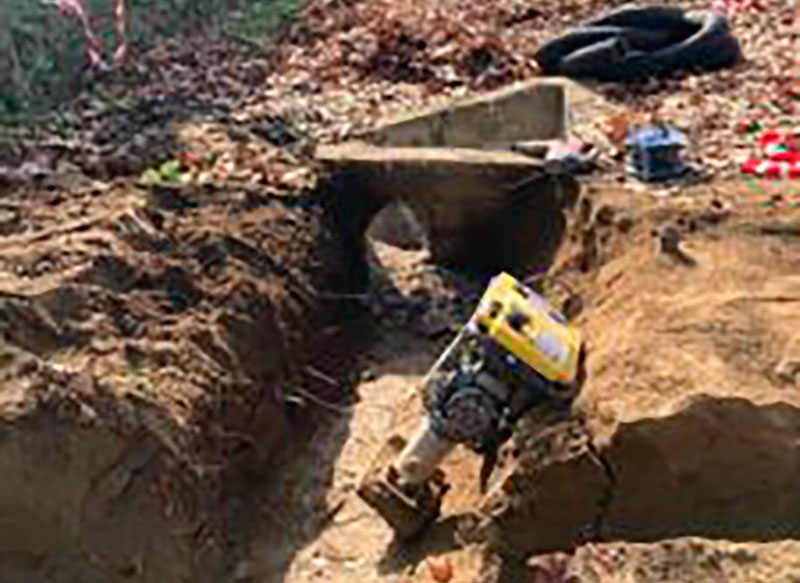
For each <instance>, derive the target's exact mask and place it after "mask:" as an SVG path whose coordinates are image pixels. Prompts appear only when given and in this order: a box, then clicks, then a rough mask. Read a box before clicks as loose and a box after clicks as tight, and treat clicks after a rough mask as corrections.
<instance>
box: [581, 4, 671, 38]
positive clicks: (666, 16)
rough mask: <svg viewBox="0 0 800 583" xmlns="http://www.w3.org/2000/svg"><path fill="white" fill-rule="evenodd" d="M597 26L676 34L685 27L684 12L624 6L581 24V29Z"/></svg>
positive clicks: (665, 8) (660, 8) (630, 5)
mask: <svg viewBox="0 0 800 583" xmlns="http://www.w3.org/2000/svg"><path fill="white" fill-rule="evenodd" d="M597 26H618V27H623V28H640V29H645V30H673V31H675V32H676V33H677V32H679V31H682V30H683V29H684V28H685V27H686V21H685V19H684V11H683V10H681V9H680V8H675V7H673V6H639V5H636V4H626V5H624V6H620V7H619V8H615V9H613V10H610V11H609V12H606V13H605V14H603V15H601V16H599V17H597V18H594V19H592V20H588V21H586V22H585V23H583V27H592V28H594V27H597Z"/></svg>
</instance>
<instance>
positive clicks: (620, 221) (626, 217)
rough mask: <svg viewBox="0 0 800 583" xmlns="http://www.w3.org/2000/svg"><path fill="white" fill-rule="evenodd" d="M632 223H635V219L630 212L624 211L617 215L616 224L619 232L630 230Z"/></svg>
mask: <svg viewBox="0 0 800 583" xmlns="http://www.w3.org/2000/svg"><path fill="white" fill-rule="evenodd" d="M634 224H636V221H635V219H634V218H633V215H632V214H631V213H627V212H626V213H623V214H621V215H620V216H618V217H617V221H616V226H617V230H618V231H619V232H620V233H628V232H630V230H631V229H633V225H634Z"/></svg>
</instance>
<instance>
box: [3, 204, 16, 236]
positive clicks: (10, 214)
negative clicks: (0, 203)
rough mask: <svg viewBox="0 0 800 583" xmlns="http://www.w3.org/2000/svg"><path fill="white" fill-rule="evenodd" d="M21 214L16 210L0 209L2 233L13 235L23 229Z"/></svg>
mask: <svg viewBox="0 0 800 583" xmlns="http://www.w3.org/2000/svg"><path fill="white" fill-rule="evenodd" d="M20 222H21V221H20V216H19V213H17V212H16V211H10V210H2V209H0V235H11V234H12V233H16V232H19V231H20V230H21V225H20Z"/></svg>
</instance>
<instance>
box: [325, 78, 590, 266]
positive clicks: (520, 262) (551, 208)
mask: <svg viewBox="0 0 800 583" xmlns="http://www.w3.org/2000/svg"><path fill="white" fill-rule="evenodd" d="M566 95H567V91H566V88H565V86H564V84H563V83H561V82H552V81H544V82H543V81H541V80H537V81H533V82H527V83H521V84H517V85H513V86H511V87H508V88H505V89H502V90H500V91H497V92H494V93H490V94H488V95H485V96H480V97H477V98H472V99H468V100H465V101H463V102H457V103H455V104H453V105H450V106H447V107H440V108H435V109H433V110H431V111H428V112H424V113H422V114H419V115H412V116H406V117H401V118H399V119H397V120H392V121H390V122H388V123H386V124H384V125H382V126H380V127H379V128H377V129H376V130H374V131H371V132H368V133H365V134H362V135H361V136H359V140H357V141H352V142H348V143H344V144H340V145H334V146H323V147H320V148H318V150H317V153H316V157H317V160H318V161H319V162H320V163H321V164H322V166H323V167H324V168H325V169H326V170H327V173H328V176H329V179H328V181H327V183H326V186H325V188H327V190H328V192H327V196H328V197H329V198H330V199H331V200H335V201H338V202H337V204H338V205H339V206H340V207H341V221H342V227H343V230H344V231H346V232H347V233H348V237H350V238H352V240H353V245H354V246H356V247H358V246H360V245H363V243H361V242H360V239H362V238H363V236H364V233H365V231H366V230H367V228H368V227H369V225H370V223H371V222H372V220H373V219H374V218H375V217H376V216H378V214H379V213H381V211H382V210H383V209H384V208H386V207H387V206H392V205H395V204H396V203H397V202H400V203H402V204H403V205H404V207H405V208H406V209H410V210H411V211H412V212H413V214H414V215H415V217H416V219H417V220H418V221H419V223H420V224H421V226H422V227H423V229H424V230H425V232H426V234H427V240H428V243H429V246H430V250H431V254H432V257H433V259H434V261H436V262H438V263H441V264H444V265H449V266H454V267H467V268H473V269H478V270H481V271H485V272H488V273H493V272H497V271H499V270H503V269H511V270H513V269H516V268H524V269H527V270H534V271H540V270H543V269H546V268H547V267H548V266H549V264H550V262H551V261H552V258H553V256H554V253H555V251H556V249H557V248H558V245H559V243H560V241H561V238H562V236H563V234H564V230H565V228H566V222H565V218H564V214H563V211H564V209H565V208H567V207H569V206H571V205H572V204H573V203H574V202H575V200H576V199H577V191H578V186H577V183H576V182H575V181H574V180H573V179H572V178H570V177H568V176H554V175H551V174H548V173H546V172H545V170H544V167H543V164H542V162H541V161H539V160H537V159H534V158H530V157H527V156H524V155H521V154H516V153H512V152H511V151H510V148H511V145H512V144H513V143H515V142H518V141H529V140H552V139H563V138H565V137H566V134H567V99H566ZM380 222H381V224H382V225H383V226H382V227H380V228H376V229H374V232H375V233H376V235H377V236H378V237H381V233H383V236H384V237H387V238H389V239H392V238H393V239H394V240H397V237H398V235H397V233H398V231H400V232H406V233H410V232H413V231H414V230H415V227H414V225H412V224H411V220H410V219H409V216H408V212H407V211H405V212H401V211H396V212H395V211H394V210H391V211H384V212H383V213H382V214H381V217H380ZM390 225H393V226H390Z"/></svg>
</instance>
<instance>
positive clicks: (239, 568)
mask: <svg viewBox="0 0 800 583" xmlns="http://www.w3.org/2000/svg"><path fill="white" fill-rule="evenodd" d="M233 576H234V578H235V580H236V581H237V582H241V583H245V582H246V581H252V580H253V579H254V578H255V566H254V565H253V561H250V560H247V559H245V560H243V561H239V563H238V564H237V565H236V569H235V570H234V573H233Z"/></svg>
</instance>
